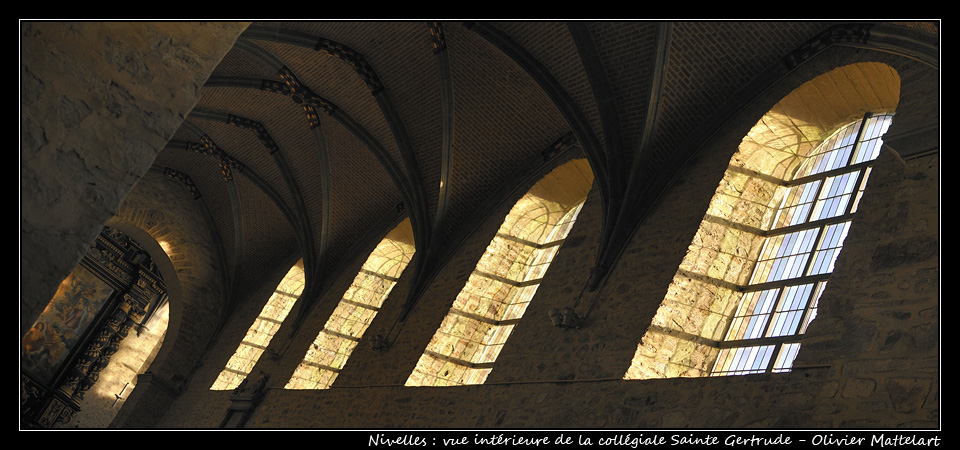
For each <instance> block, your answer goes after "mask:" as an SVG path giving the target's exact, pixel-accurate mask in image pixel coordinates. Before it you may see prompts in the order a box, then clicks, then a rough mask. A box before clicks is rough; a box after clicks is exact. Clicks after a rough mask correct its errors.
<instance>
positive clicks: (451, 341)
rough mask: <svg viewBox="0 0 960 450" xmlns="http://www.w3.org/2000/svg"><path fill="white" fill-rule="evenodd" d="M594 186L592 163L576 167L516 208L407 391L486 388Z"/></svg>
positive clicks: (551, 177)
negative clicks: (499, 356)
mask: <svg viewBox="0 0 960 450" xmlns="http://www.w3.org/2000/svg"><path fill="white" fill-rule="evenodd" d="M592 182H593V174H592V172H591V171H590V169H589V165H588V164H587V163H586V161H585V160H574V161H571V162H568V163H566V164H564V165H563V166H561V167H559V168H557V169H555V170H554V171H553V172H551V173H550V174H548V175H547V176H546V177H545V178H544V179H543V180H541V181H540V182H538V183H537V184H536V185H534V187H533V188H532V189H531V190H530V191H529V192H528V193H527V194H526V195H524V196H523V197H522V198H521V199H520V200H519V201H518V202H517V203H516V204H515V205H514V207H513V208H512V209H511V211H510V213H509V214H507V217H506V219H505V220H504V222H503V224H502V225H501V227H500V229H499V231H498V232H497V234H496V235H495V236H494V238H493V240H492V241H491V242H490V244H489V245H488V246H487V249H486V251H485V252H484V254H483V256H481V258H480V261H479V262H478V263H477V266H476V268H475V269H474V271H473V273H472V274H471V275H470V277H469V278H468V280H467V283H466V285H465V286H464V287H463V289H462V290H461V291H460V294H459V295H458V296H457V298H456V299H455V300H454V302H453V306H452V307H451V308H450V310H449V312H448V313H447V316H446V317H445V318H444V320H443V322H442V323H441V325H440V328H439V329H438V330H437V332H436V333H435V334H434V336H433V338H432V339H431V340H430V343H429V344H428V345H427V348H426V350H425V351H424V353H423V355H421V357H420V360H419V361H418V363H417V366H416V368H415V369H414V371H413V373H412V374H411V375H410V377H409V378H408V379H407V382H406V385H407V386H456V385H465V384H483V382H484V381H485V380H486V378H487V375H489V373H490V371H491V370H492V369H493V363H494V361H495V360H496V359H497V356H498V355H499V354H500V350H501V349H502V348H503V345H504V344H505V343H506V341H507V338H508V337H509V336H510V333H511V332H512V331H513V328H514V326H516V324H517V323H518V322H519V321H520V318H521V317H522V316H523V313H524V311H525V310H526V308H527V305H529V303H530V301H531V300H532V299H533V297H534V295H535V294H536V292H537V288H538V286H539V285H540V282H541V280H542V279H543V276H544V275H545V274H546V271H547V268H548V267H549V266H550V263H551V262H552V261H553V258H554V257H555V256H556V254H557V252H558V251H559V249H560V246H561V245H563V242H564V239H565V238H566V236H567V234H568V233H569V232H570V229H571V228H572V227H573V224H574V222H575V221H576V219H577V214H578V213H579V212H580V209H581V207H582V206H583V202H584V200H585V199H586V196H587V193H588V192H589V190H590V186H591V184H592Z"/></svg>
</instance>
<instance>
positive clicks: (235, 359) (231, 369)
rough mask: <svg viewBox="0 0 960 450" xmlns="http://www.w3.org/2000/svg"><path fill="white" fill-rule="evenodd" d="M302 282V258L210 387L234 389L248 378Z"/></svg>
mask: <svg viewBox="0 0 960 450" xmlns="http://www.w3.org/2000/svg"><path fill="white" fill-rule="evenodd" d="M303 286H304V274H303V260H302V259H301V260H300V261H298V262H297V263H296V264H294V265H293V267H291V268H290V270H289V271H288V272H287V274H286V275H284V277H283V280H281V281H280V284H278V285H277V289H275V290H274V292H273V294H272V295H271V296H270V299H269V300H267V303H266V304H265V305H263V310H261V311H260V314H259V315H258V316H257V318H256V319H255V320H254V321H253V324H252V325H250V328H249V329H248V330H247V334H246V336H244V337H243V341H241V342H240V345H239V346H238V347H237V350H236V351H235V352H234V353H233V356H231V357H230V360H229V361H227V365H226V367H224V368H223V370H222V371H221V372H220V375H219V376H218V377H217V379H216V381H214V382H213V386H210V389H211V390H232V389H235V388H236V387H237V386H239V385H240V383H241V382H242V381H243V380H244V379H246V378H247V375H249V374H250V371H251V370H252V369H253V366H254V365H256V364H257V360H259V359H260V355H262V354H263V352H264V350H266V349H267V346H268V345H270V340H271V339H273V335H274V334H276V332H277V330H278V329H279V328H280V325H281V324H282V323H283V320H284V319H285V318H286V317H287V314H288V313H289V312H290V310H291V309H292V308H293V305H294V303H296V302H297V299H298V298H300V293H301V292H303Z"/></svg>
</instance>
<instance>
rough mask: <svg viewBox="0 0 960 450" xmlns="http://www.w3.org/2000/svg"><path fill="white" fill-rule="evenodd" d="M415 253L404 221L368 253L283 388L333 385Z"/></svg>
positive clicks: (317, 387) (310, 387)
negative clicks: (358, 271) (355, 275)
mask: <svg viewBox="0 0 960 450" xmlns="http://www.w3.org/2000/svg"><path fill="white" fill-rule="evenodd" d="M415 251H416V250H415V248H414V246H413V229H412V228H411V226H410V219H405V220H404V221H403V222H401V223H400V225H398V226H397V227H396V228H394V229H393V231H391V232H390V233H387V236H386V237H384V238H383V240H382V241H380V244H378V245H377V247H376V248H375V249H374V250H373V252H372V253H370V256H369V257H368V258H367V261H366V262H365V263H364V264H363V267H362V268H361V269H360V273H358V274H357V277H356V278H354V280H353V283H352V284H351V285H350V288H348V289H347V292H346V293H344V294H343V298H342V299H341V300H340V303H339V304H338V305H337V308H336V309H335V310H334V311H333V314H332V315H331V316H330V319H328V320H327V323H326V324H325V325H324V326H323V329H322V330H320V333H319V334H318V335H317V338H316V339H315V340H314V341H313V343H312V344H310V348H309V349H308V350H307V354H306V356H304V358H303V361H302V362H301V363H300V365H299V366H297V370H296V371H294V373H293V376H292V377H291V378H290V380H289V381H288V382H287V385H286V386H285V387H284V388H285V389H326V388H329V387H330V385H332V384H333V381H334V380H335V379H336V378H337V375H338V374H339V373H340V370H341V369H343V366H344V364H346V362H347V358H349V357H350V354H351V353H352V352H353V349H354V348H355V347H356V346H357V343H358V342H360V339H361V338H362V337H363V333H364V332H365V331H366V330H367V327H368V326H369V325H370V323H371V322H373V318H374V317H375V316H376V315H377V312H378V311H379V310H380V307H381V305H383V302H384V300H386V299H387V297H388V296H389V295H390V291H391V290H392V289H393V286H394V285H395V284H396V283H397V280H398V279H399V278H400V274H401V273H403V269H405V268H406V267H407V264H408V263H409V262H410V259H411V258H413V254H414V252H415Z"/></svg>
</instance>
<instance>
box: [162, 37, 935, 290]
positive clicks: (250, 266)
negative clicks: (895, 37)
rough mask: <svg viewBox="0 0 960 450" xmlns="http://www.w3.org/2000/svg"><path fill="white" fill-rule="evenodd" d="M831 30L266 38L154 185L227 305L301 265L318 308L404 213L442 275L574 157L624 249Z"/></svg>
mask: <svg viewBox="0 0 960 450" xmlns="http://www.w3.org/2000/svg"><path fill="white" fill-rule="evenodd" d="M838 25H840V24H838V23H836V22H812V21H804V22H759V21H748V22H729V21H717V22H673V23H663V22H653V21H650V22H645V21H633V22H577V21H575V22H544V21H538V22H521V21H505V22H476V23H473V22H422V21H402V22H382V21H371V22H331V21H316V22H264V23H253V24H251V25H250V26H249V27H248V28H247V29H246V31H245V32H244V33H243V34H242V35H241V37H240V39H239V40H238V42H237V43H236V45H235V47H234V48H233V50H231V51H230V52H229V53H228V54H227V55H226V57H225V58H224V59H223V61H222V62H221V63H220V65H219V67H217V69H216V70H215V71H214V72H213V74H212V75H211V77H210V78H209V80H208V81H207V83H206V85H205V86H204V87H203V90H202V92H201V97H200V100H199V103H198V104H197V105H196V107H195V108H194V109H193V111H192V112H191V113H190V115H189V116H188V117H186V120H185V121H184V124H183V125H182V126H181V128H180V129H179V131H178V132H177V133H176V135H175V136H174V137H173V139H172V140H171V141H170V142H169V143H168V144H167V146H166V148H165V149H164V150H163V151H162V152H161V153H160V155H159V157H158V158H157V159H156V161H155V163H154V170H155V171H157V172H163V173H165V174H167V175H168V176H171V177H173V178H177V179H179V180H182V181H185V182H187V183H192V186H194V187H195V192H197V193H199V194H201V195H202V199H203V205H204V208H206V212H205V214H209V217H210V226H211V229H212V235H213V236H215V239H216V240H217V241H218V242H217V248H218V252H220V256H221V260H222V261H224V262H225V263H226V266H227V267H229V270H228V272H229V274H230V277H229V283H230V286H229V288H228V289H227V290H228V291H230V292H234V293H237V292H245V291H246V290H248V289H250V288H252V287H254V283H255V282H256V280H257V278H258V277H257V275H258V274H259V273H260V272H262V270H263V268H265V267H276V266H277V264H279V263H280V262H282V261H286V260H289V258H290V255H292V254H299V255H300V257H302V258H303V259H304V264H305V269H306V273H307V280H308V281H307V283H308V284H307V285H308V288H307V289H308V290H307V295H305V297H310V293H313V294H316V293H318V292H320V291H322V290H323V289H324V285H325V284H326V283H328V282H329V281H330V280H327V279H325V277H324V275H325V274H327V273H336V272H338V271H337V270H336V269H337V268H339V267H340V266H341V264H343V263H344V262H345V260H348V259H350V258H355V257H356V256H357V255H356V254H355V253H356V252H357V251H358V249H359V248H361V247H362V246H364V245H366V244H369V243H370V242H368V241H370V240H371V239H374V238H375V239H377V240H379V238H380V237H382V233H385V232H386V231H388V228H387V227H388V226H390V225H392V224H395V223H396V221H397V220H398V218H400V217H402V216H407V215H409V217H410V218H411V221H412V224H413V227H414V237H415V239H416V245H417V250H418V251H417V256H418V266H417V267H418V268H417V270H418V271H419V273H422V274H423V273H429V272H430V271H431V270H432V269H433V268H434V267H433V266H435V265H436V264H439V263H440V261H441V259H442V258H441V257H442V255H444V254H445V253H446V252H448V251H450V246H452V245H454V244H455V243H456V239H454V236H456V235H457V233H460V232H462V230H464V229H466V228H468V227H469V226H470V224H471V222H472V221H475V220H476V218H477V214H482V213H483V210H484V208H486V207H487V206H488V205H489V199H491V198H497V197H499V196H502V195H503V193H504V189H505V188H509V187H511V186H514V185H516V183H517V180H518V179H520V178H521V177H522V176H524V175H526V174H527V173H528V172H529V171H530V169H531V167H536V166H537V165H539V164H542V163H543V162H544V160H545V156H544V154H545V153H546V154H551V153H552V152H555V151H557V150H564V149H566V148H572V149H573V150H571V151H576V152H582V154H583V155H584V156H585V157H586V158H587V159H588V161H589V162H590V164H591V167H592V169H593V171H594V174H595V176H596V180H595V185H596V187H597V188H598V189H599V191H600V198H601V201H602V202H603V210H604V217H605V221H604V227H605V230H606V231H605V233H606V234H607V235H608V236H610V237H609V238H608V239H606V240H605V241H604V242H607V243H608V244H604V245H611V244H609V242H610V241H611V240H616V237H615V236H617V235H618V232H617V231H616V229H617V228H618V223H619V222H621V220H620V219H618V217H621V216H624V215H625V214H627V213H625V212H623V211H624V210H625V208H624V207H623V206H624V205H623V203H624V199H630V201H631V205H630V208H627V210H628V211H629V214H627V215H628V216H629V217H632V218H635V217H642V214H643V210H644V209H645V208H649V207H651V206H652V205H653V204H654V202H655V199H656V197H657V194H658V193H659V192H660V191H661V190H662V189H663V186H664V185H665V183H667V182H668V181H669V180H670V178H671V177H672V176H673V174H674V173H675V171H676V170H678V168H679V167H680V166H681V165H682V164H683V163H684V161H686V160H687V159H688V158H690V157H691V156H692V155H694V152H695V150H696V148H697V145H698V144H699V143H700V142H699V141H700V140H702V139H703V138H704V137H705V136H707V135H709V133H710V132H711V131H712V129H713V128H715V127H716V126H718V125H719V124H720V123H722V120H723V113H724V112H725V111H730V110H731V108H735V107H736V105H739V104H742V103H743V102H744V101H747V100H748V99H747V98H744V96H745V92H747V94H749V90H750V89H751V88H752V87H754V86H755V85H754V84H752V83H754V81H755V80H756V78H757V76H758V74H762V73H764V72H765V71H768V70H770V68H771V67H781V66H782V65H783V64H784V61H785V60H786V61H789V56H790V55H795V54H797V53H796V52H797V51H798V49H801V50H803V49H806V50H808V51H809V49H810V46H809V45H810V42H818V41H817V39H820V42H822V41H823V39H822V36H824V33H830V31H829V30H831V29H833V28H835V27H836V26H838ZM903 26H904V27H912V28H916V29H917V31H918V32H926V31H932V30H934V26H933V25H930V24H925V23H911V24H905V25H903ZM848 29H849V28H848ZM854 29H855V28H854ZM805 46H806V47H805ZM377 233H380V234H381V235H379V236H376V234H377ZM620 233H621V234H622V233H623V232H622V231H621V232H620ZM613 245H615V244H613ZM611 251H613V250H611ZM599 252H600V256H598V261H599V260H602V259H603V258H604V256H603V254H604V252H605V250H604V249H603V248H601V249H600V250H599Z"/></svg>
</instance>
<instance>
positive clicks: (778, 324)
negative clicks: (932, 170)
mask: <svg viewBox="0 0 960 450" xmlns="http://www.w3.org/2000/svg"><path fill="white" fill-rule="evenodd" d="M891 118H892V115H888V114H885V115H877V116H868V117H866V118H865V119H864V120H861V121H857V122H855V123H852V124H849V125H847V126H845V127H843V128H841V129H840V130H839V131H837V132H836V133H835V134H834V135H832V136H831V137H830V138H828V139H827V140H825V141H824V142H823V143H822V144H821V145H820V146H819V147H818V148H817V149H816V151H815V152H814V153H813V154H812V155H811V156H810V157H809V158H808V159H807V161H806V162H805V163H804V164H803V165H802V166H801V167H800V169H799V170H798V172H797V173H796V175H795V176H794V179H793V181H792V182H791V183H789V185H788V186H787V187H785V188H784V189H786V190H787V193H786V195H785V196H784V199H783V202H782V203H781V204H780V207H779V208H778V209H777V211H776V215H775V216H774V222H773V227H772V229H771V231H769V232H768V233H767V237H766V239H765V241H764V243H763V250H762V251H761V253H760V257H759V260H758V261H757V263H756V266H755V267H754V269H753V274H752V276H751V277H750V284H749V286H748V287H747V289H746V291H745V293H744V296H743V298H742V300H741V301H740V305H739V306H738V307H737V310H736V314H735V316H734V318H733V321H732V322H731V323H730V325H729V328H728V330H727V333H726V336H725V337H724V340H723V342H722V343H721V344H720V347H721V350H720V353H719V355H718V356H717V360H716V363H715V364H714V366H713V369H712V370H711V375H714V376H717V375H742V374H750V373H764V372H783V371H787V370H789V369H790V368H791V367H792V365H793V360H794V358H795V357H796V355H797V352H798V351H799V349H800V342H799V341H800V337H801V335H803V334H804V333H805V332H806V329H807V325H809V324H810V322H811V321H812V320H813V319H814V318H815V317H816V314H817V303H818V301H819V299H820V294H821V293H822V292H823V289H824V287H825V286H826V284H827V279H828V278H829V276H830V274H831V273H832V272H833V266H834V262H835V261H836V260H837V256H838V255H839V254H840V250H841V249H842V248H843V242H844V239H845V238H846V236H847V232H848V230H849V229H850V223H851V221H852V219H853V215H854V213H856V211H857V206H858V203H859V200H860V197H861V195H862V193H863V188H864V186H865V185H866V183H867V178H868V177H869V175H870V163H871V162H872V161H873V160H874V159H876V157H877V155H878V154H879V152H880V147H881V145H882V141H881V137H882V136H883V134H884V133H885V132H886V130H887V127H888V126H889V125H890V121H891Z"/></svg>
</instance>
